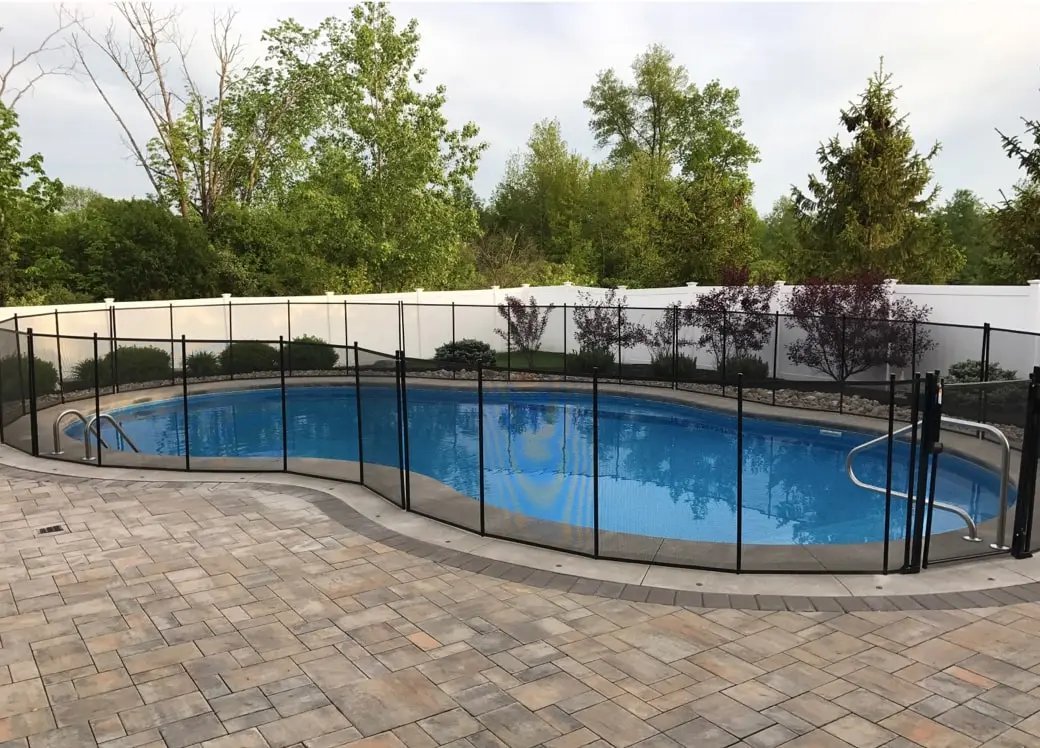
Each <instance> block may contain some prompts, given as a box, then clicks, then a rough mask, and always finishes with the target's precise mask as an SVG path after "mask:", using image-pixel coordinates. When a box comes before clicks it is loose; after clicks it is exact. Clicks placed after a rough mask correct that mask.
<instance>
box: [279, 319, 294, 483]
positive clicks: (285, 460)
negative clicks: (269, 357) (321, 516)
mask: <svg viewBox="0 0 1040 748" xmlns="http://www.w3.org/2000/svg"><path fill="white" fill-rule="evenodd" d="M290 350H291V349H290ZM289 365H290V366H292V363H290V364H289ZM278 375H279V385H280V387H281V391H282V472H283V473H287V472H289V418H288V408H287V407H286V403H285V337H284V336H282V335H279V336H278Z"/></svg>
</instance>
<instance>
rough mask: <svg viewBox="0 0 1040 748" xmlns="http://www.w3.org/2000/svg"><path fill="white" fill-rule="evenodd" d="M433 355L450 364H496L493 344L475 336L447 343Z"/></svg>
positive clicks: (438, 359)
mask: <svg viewBox="0 0 1040 748" xmlns="http://www.w3.org/2000/svg"><path fill="white" fill-rule="evenodd" d="M433 357H434V358H435V359H436V360H437V361H444V362H445V363H449V364H468V365H470V366H476V365H477V364H483V365H484V366H494V365H495V352H494V351H493V350H491V346H490V345H488V344H487V343H485V342H484V341H483V340H475V339H473V338H464V339H463V340H456V341H455V342H454V343H445V344H444V345H442V346H440V347H439V348H438V349H437V350H436V351H434V352H433Z"/></svg>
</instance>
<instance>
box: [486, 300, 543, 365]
mask: <svg viewBox="0 0 1040 748" xmlns="http://www.w3.org/2000/svg"><path fill="white" fill-rule="evenodd" d="M555 308H556V305H555V304H549V305H548V306H545V307H541V306H538V302H537V300H536V299H535V298H534V296H532V297H531V298H530V301H528V302H527V304H524V302H523V301H522V300H521V299H520V298H519V297H517V296H506V300H505V302H503V303H501V304H499V305H498V316H499V317H501V318H502V319H503V320H504V321H505V323H506V326H505V329H503V328H500V327H499V328H496V329H495V334H496V335H498V336H499V337H500V338H502V340H503V341H504V342H505V344H506V347H507V350H509V349H515V350H517V351H520V353H522V354H524V357H525V358H526V359H527V365H528V366H529V367H531V368H532V369H533V368H534V360H535V355H536V354H537V353H538V349H539V348H541V347H542V336H543V335H544V334H545V326H546V325H547V324H548V323H549V315H550V314H551V313H552V310H553V309H555Z"/></svg>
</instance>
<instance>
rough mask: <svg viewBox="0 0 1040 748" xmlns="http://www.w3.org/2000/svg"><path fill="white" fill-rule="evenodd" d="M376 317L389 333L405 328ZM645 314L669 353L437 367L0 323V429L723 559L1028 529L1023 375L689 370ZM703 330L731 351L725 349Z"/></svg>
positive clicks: (344, 350)
mask: <svg viewBox="0 0 1040 748" xmlns="http://www.w3.org/2000/svg"><path fill="white" fill-rule="evenodd" d="M286 306H288V307H289V309H288V310H287V311H286V312H285V314H286V316H287V321H288V320H292V321H294V322H295V329H296V330H299V329H300V327H301V326H302V325H303V324H304V322H303V321H302V319H301V318H297V317H294V316H293V315H294V314H295V313H294V312H293V311H292V307H293V306H295V305H286ZM448 308H449V309H451V312H452V314H451V316H450V317H447V319H449V320H450V321H452V322H453V324H457V323H458V321H459V320H458V318H457V317H456V316H455V310H454V309H453V308H451V307H448ZM390 310H391V313H392V314H393V315H396V316H391V320H392V321H393V320H396V325H395V328H394V329H396V333H397V338H396V342H398V343H401V342H403V341H404V338H405V337H407V336H406V322H407V319H408V318H407V316H406V314H405V310H404V306H403V305H395V307H390ZM167 311H169V310H167ZM220 311H221V313H222V314H223V311H225V310H224V309H223V307H221V309H220ZM655 312H656V313H658V315H659V316H658V317H657V318H656V319H647V320H645V321H644V322H642V323H641V324H645V325H647V326H649V327H654V328H655V329H658V330H659V331H662V330H663V331H664V333H665V334H664V335H663V338H662V339H663V341H664V343H665V347H664V349H663V350H664V354H662V355H661V356H656V357H655V356H654V355H653V354H647V356H646V358H645V360H642V359H640V358H639V356H638V355H636V354H633V355H630V356H626V353H625V351H626V349H625V344H626V339H625V328H624V326H623V324H622V327H621V336H620V343H619V344H618V345H619V348H620V350H619V353H618V354H617V355H616V357H614V358H613V360H611V359H610V357H608V356H606V355H601V356H600V357H599V358H598V359H596V363H601V364H603V368H602V369H601V368H600V366H590V367H587V368H585V367H584V365H585V364H587V363H589V361H588V360H587V359H588V356H583V355H582V352H581V351H580V350H579V351H578V352H577V353H574V354H572V353H570V352H568V351H567V349H566V348H564V350H563V352H562V355H559V356H556V357H551V356H546V355H540V354H541V353H542V352H541V351H532V350H531V349H530V348H528V349H523V350H519V351H515V352H514V350H513V349H512V346H511V345H510V346H507V349H506V351H505V356H502V352H496V351H494V350H493V349H485V348H484V347H483V346H474V347H473V349H472V350H470V351H463V352H462V353H459V351H458V347H457V346H456V349H455V350H454V351H453V352H452V353H453V355H451V356H442V357H437V356H433V357H432V358H427V357H423V356H415V355H413V354H411V353H409V352H408V351H406V350H404V349H403V348H398V349H397V350H396V351H395V352H394V353H393V354H387V353H380V352H378V351H376V350H373V349H370V348H366V347H364V346H361V345H360V344H359V343H358V342H356V341H355V342H352V343H351V344H350V345H340V344H335V343H331V342H329V341H328V340H325V339H319V338H320V336H318V335H312V334H310V333H307V332H305V333H303V334H301V335H296V336H295V337H288V336H284V335H283V336H281V337H280V338H278V339H277V340H270V339H268V340H264V339H256V340H252V339H238V338H237V337H225V338H220V337H213V338H206V339H198V338H196V339H190V338H188V337H187V336H184V335H182V336H180V337H176V338H175V337H165V336H158V337H152V338H149V337H142V338H126V337H117V336H115V335H112V336H107V337H106V336H104V335H100V334H98V333H96V332H95V333H94V334H91V335H89V336H74V335H64V334H57V333H39V332H36V331H35V330H33V329H29V328H26V329H24V330H22V329H21V328H19V331H17V332H15V331H13V330H0V400H2V406H3V418H2V419H0V440H2V441H3V443H5V444H7V445H9V446H11V447H14V448H16V449H19V450H22V451H24V452H26V453H28V454H31V455H33V456H38V457H50V458H53V459H60V460H74V461H77V462H89V463H90V464H94V465H97V466H108V467H133V468H154V469H163V470H182V471H208V472H220V471H235V472H251V473H256V472H291V473H297V474H303V475H312V476H318V477H323V478H331V479H335V480H342V481H348V482H353V483H359V484H362V485H364V486H366V487H368V488H369V489H371V490H373V491H375V492H376V493H378V494H380V495H382V496H383V497H385V498H386V499H387V500H388V501H390V502H392V503H393V504H395V505H396V506H398V507H400V508H401V509H403V510H407V511H412V512H416V513H418V514H422V515H425V516H428V517H431V518H433V519H436V520H439V521H441V522H445V523H449V524H452V525H455V526H458V527H460V528H464V529H467V530H469V531H472V532H476V533H480V534H482V535H487V536H491V537H497V538H503V539H508V540H513V541H518V542H524V543H528V544H532V545H537V546H542V547H547V548H553V549H558V550H563V551H567V552H570V553H576V554H583V555H588V556H592V557H597V558H609V559H616V560H625V561H634V562H640V563H655V564H665V565H675V566H685V567H694V568H703V569H714V570H724V571H731V572H794V573H797V572H804V573H821V572H828V573H891V572H916V571H920V570H921V569H923V568H925V567H927V566H928V565H929V564H931V563H938V562H941V561H950V560H959V559H964V558H975V557H979V556H984V555H988V554H1003V553H1007V550H1008V547H1009V546H1013V547H1014V552H1015V554H1016V555H1022V554H1023V553H1027V552H1029V550H1030V546H1031V545H1032V544H1033V543H1034V539H1036V538H1040V533H1032V532H1031V527H1032V523H1033V522H1034V521H1035V520H1034V514H1033V513H1032V503H1033V495H1034V489H1035V482H1036V475H1035V474H1036V457H1037V446H1036V442H1037V431H1038V430H1040V427H1038V425H1037V422H1038V421H1040V415H1038V414H1040V407H1037V405H1036V399H1037V385H1036V380H1035V373H1034V374H1031V375H1030V378H1029V379H1027V380H1024V381H1019V380H1016V379H1010V380H1009V379H1002V380H1000V381H979V382H962V383H956V382H955V383H944V382H943V381H942V377H941V376H940V375H939V374H938V373H937V372H929V373H927V374H922V373H920V372H913V375H912V376H903V377H900V376H898V375H897V374H896V373H895V372H891V371H889V372H887V376H884V377H878V378H875V379H868V378H866V377H865V376H864V377H861V378H860V379H856V380H849V379H842V380H838V381H830V382H827V381H823V380H805V379H785V378H784V377H783V376H782V372H781V371H779V370H778V368H777V365H776V364H775V363H774V364H772V365H769V366H767V367H766V368H765V369H764V370H763V369H762V368H761V367H759V368H757V369H754V370H750V371H749V370H743V369H740V368H738V369H737V370H733V368H732V367H729V366H728V365H726V364H725V363H723V365H722V366H720V367H719V368H716V369H701V368H697V367H692V366H689V365H688V364H685V363H682V362H683V359H682V358H681V355H682V354H681V352H682V351H683V350H684V349H685V348H684V346H685V345H686V343H685V342H684V338H682V336H681V335H680V334H679V333H678V322H677V321H676V320H674V319H669V318H668V316H667V314H666V313H664V312H662V310H655ZM207 313H208V312H207ZM347 318H348V319H349V316H348V317H347ZM772 318H773V322H774V326H773V333H774V335H773V336H772V337H770V338H769V339H768V341H766V342H767V343H768V344H769V345H771V346H772V355H773V356H774V357H779V353H778V351H779V350H780V349H779V347H778V343H777V342H776V340H777V336H776V335H775V333H776V330H777V329H778V328H777V317H776V316H775V315H772ZM565 320H566V317H564V318H563V320H561V322H562V321H565ZM108 321H109V322H111V326H112V329H113V330H116V329H118V326H119V323H118V321H117V320H114V319H110V320H108ZM658 322H660V323H661V324H656V323H658ZM152 323H155V324H158V323H157V321H156V320H152V321H150V322H149V324H152ZM729 324H730V321H729V320H727V326H728V325H729ZM740 324H743V323H740ZM55 325H56V326H57V325H60V317H59V318H58V319H56V320H55ZM669 327H670V329H671V340H670V341H669V339H668V337H669V335H668V334H667V333H668V330H669ZM241 328H242V326H241V325H239V326H238V329H241ZM172 329H174V330H176V327H175V326H174V327H173V328H172ZM304 329H306V328H304ZM835 329H838V330H841V329H845V330H846V331H848V330H849V329H852V326H851V325H849V324H848V321H845V324H844V326H842V325H838V326H836V327H835ZM987 331H988V328H986V329H985V330H983V336H982V339H983V341H987V342H988V343H989V344H992V342H993V337H992V334H993V333H992V331H988V332H987ZM346 333H347V330H346V329H344V334H346ZM506 337H507V338H511V337H512V333H511V332H510V331H508V330H507V331H506ZM738 337H739V336H738ZM742 340H743V339H742ZM390 342H391V343H393V342H395V341H394V340H393V339H391V341H390ZM457 342H459V341H456V343H457ZM650 342H653V341H650ZM657 342H661V339H659V340H658V341H657ZM645 343H646V339H644V341H643V344H644V345H645ZM911 343H912V341H911ZM716 344H717V346H718V347H719V351H720V358H719V360H720V361H721V362H726V361H732V360H733V359H732V357H729V358H727V355H726V354H725V353H722V348H724V347H726V346H728V345H729V342H728V339H727V338H725V337H723V338H721V339H719V340H717V341H715V342H714V343H713V342H711V341H709V343H707V344H706V345H708V347H711V345H716ZM668 345H670V346H671V347H670V348H668ZM764 349H765V350H767V351H768V346H765V344H764ZM633 350H634V349H633ZM741 350H742V351H743V353H744V354H746V353H747V350H748V349H747V348H746V347H745V348H742V349H741ZM658 351H659V352H660V349H658ZM600 352H601V353H602V351H600ZM585 353H588V351H587V350H586V351H585ZM840 353H841V351H840V350H839V354H840ZM988 353H989V351H987V349H985V348H980V351H979V355H980V356H981V357H982V358H981V359H980V360H979V361H980V366H979V372H978V376H979V378H980V379H983V380H984V378H985V377H986V376H987V374H988V373H989V372H988V371H987V366H988V365H987V361H988V358H987V355H988ZM456 354H457V355H456ZM665 354H670V356H671V358H670V359H668V360H667V361H664V362H663V363H662V356H664V355H665ZM467 357H468V358H467ZM745 359H746V356H745ZM577 360H581V361H582V362H583V366H582V367H577V366H576V365H573V364H575V362H576V361H577ZM842 360H845V359H842ZM742 366H743V364H742ZM990 368H992V367H990ZM1003 376H1006V374H1005V375H1003ZM956 421H961V422H967V424H964V423H956ZM993 424H995V425H996V427H997V429H998V431H999V432H1001V433H1002V434H1006V435H1008V442H1009V444H1011V445H1012V446H1016V447H1018V448H1020V452H1016V459H1017V460H1018V461H1019V467H1020V469H1019V470H1018V471H1016V472H1015V474H1014V475H1013V476H1012V477H1011V479H1010V480H1008V481H1006V482H1005V481H1004V480H1003V478H1004V476H1005V474H1006V473H1005V472H1002V471H1003V469H1004V466H1005V463H1004V462H1003V460H1004V459H1005V457H1006V456H1005V454H1004V453H1002V451H1001V446H1002V443H1001V440H1000V437H999V436H998V437H997V438H996V441H994V436H993V434H992V433H991V430H987V429H985V428H982V425H993ZM1015 429H1017V431H1014V433H1013V434H1012V431H1013V430H1015ZM983 437H986V439H988V441H987V440H986V439H984V438H983ZM1007 454H1010V452H1007ZM1029 465H1031V466H1032V468H1030V467H1029ZM1030 469H1031V470H1032V472H1031V473H1030ZM1030 476H1031V477H1030ZM1027 527H1028V528H1030V532H1027V531H1026V528H1027Z"/></svg>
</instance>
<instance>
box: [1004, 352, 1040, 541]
mask: <svg viewBox="0 0 1040 748" xmlns="http://www.w3.org/2000/svg"><path fill="white" fill-rule="evenodd" d="M1028 392H1029V394H1028V398H1027V400H1026V422H1025V433H1024V435H1023V437H1022V456H1021V464H1020V466H1019V471H1018V500H1017V502H1016V504H1015V526H1014V532H1013V535H1012V540H1011V555H1012V556H1014V557H1015V558H1029V557H1030V556H1032V555H1033V553H1034V552H1035V551H1037V550H1040V527H1038V525H1040V515H1038V513H1037V512H1036V510H1035V509H1036V483H1037V475H1036V471H1037V458H1038V457H1040V366H1038V367H1034V368H1033V373H1032V374H1030V375H1029V390H1028Z"/></svg>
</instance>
